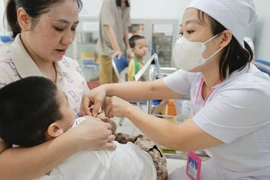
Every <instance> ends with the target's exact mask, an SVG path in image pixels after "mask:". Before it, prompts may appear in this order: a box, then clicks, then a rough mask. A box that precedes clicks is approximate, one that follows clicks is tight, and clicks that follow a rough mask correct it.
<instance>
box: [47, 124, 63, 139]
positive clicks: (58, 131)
mask: <svg viewBox="0 0 270 180" xmlns="http://www.w3.org/2000/svg"><path fill="white" fill-rule="evenodd" d="M47 132H48V135H49V136H51V137H53V138H56V137H58V136H60V135H62V134H63V133H64V132H65V131H64V129H63V128H61V126H59V124H58V123H57V122H54V123H52V124H51V125H50V126H49V127H48V130H47Z"/></svg>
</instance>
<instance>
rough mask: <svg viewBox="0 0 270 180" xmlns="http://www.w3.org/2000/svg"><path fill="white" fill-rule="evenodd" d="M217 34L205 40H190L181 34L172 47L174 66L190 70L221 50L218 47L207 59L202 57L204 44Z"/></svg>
mask: <svg viewBox="0 0 270 180" xmlns="http://www.w3.org/2000/svg"><path fill="white" fill-rule="evenodd" d="M218 35H219V34H217V35H215V36H214V37H212V38H210V39H209V40H207V41H206V42H192V41H189V40H188V39H187V38H185V37H184V36H182V37H181V38H180V39H178V40H177V41H176V43H175V45H174V48H173V59H174V63H175V64H176V66H177V67H179V68H180V69H183V70H186V71H190V70H192V69H194V68H196V67H198V66H200V65H203V64H204V63H205V62H206V61H207V60H209V59H211V58H212V57H213V56H215V55H216V54H217V53H218V52H219V51H221V50H222V48H220V49H219V50H217V51H216V52H215V53H214V54H213V55H211V56H210V57H209V58H207V59H205V58H204V57H203V53H204V51H205V49H206V45H205V44H206V43H208V42H209V41H211V40H212V39H214V38H216V37H217V36H218Z"/></svg>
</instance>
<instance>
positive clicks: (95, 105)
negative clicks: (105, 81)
mask: <svg viewBox="0 0 270 180" xmlns="http://www.w3.org/2000/svg"><path fill="white" fill-rule="evenodd" d="M105 97H106V88H105V86H104V85H103V86H99V87H97V88H95V89H93V90H91V91H89V92H87V93H86V94H85V95H83V97H82V102H81V115H83V116H84V115H89V116H94V117H97V115H98V112H99V110H100V108H101V106H102V105H103V102H104V101H105ZM89 107H91V108H92V111H90V110H89Z"/></svg>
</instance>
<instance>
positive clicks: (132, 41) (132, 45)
mask: <svg viewBox="0 0 270 180" xmlns="http://www.w3.org/2000/svg"><path fill="white" fill-rule="evenodd" d="M139 39H145V38H144V37H143V36H140V35H134V36H132V37H131V38H129V46H130V48H135V46H136V41H137V40H139Z"/></svg>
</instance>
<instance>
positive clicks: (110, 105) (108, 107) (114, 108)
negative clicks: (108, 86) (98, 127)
mask: <svg viewBox="0 0 270 180" xmlns="http://www.w3.org/2000/svg"><path fill="white" fill-rule="evenodd" d="M130 108H133V105H132V104H130V103H129V102H127V101H125V100H123V99H120V98H118V97H116V96H113V97H111V98H106V101H105V103H104V105H103V109H104V112H105V115H106V117H109V118H111V117H114V116H116V117H126V112H127V110H128V109H130Z"/></svg>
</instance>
